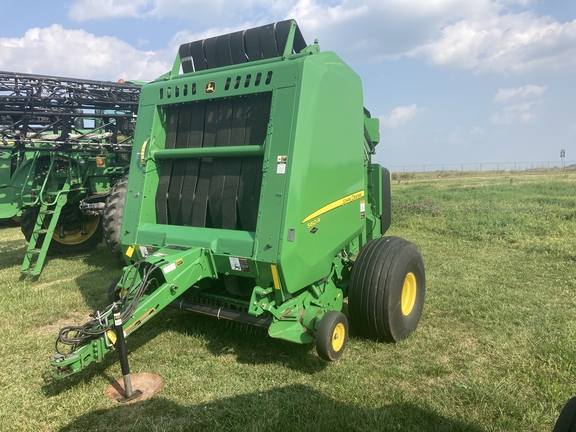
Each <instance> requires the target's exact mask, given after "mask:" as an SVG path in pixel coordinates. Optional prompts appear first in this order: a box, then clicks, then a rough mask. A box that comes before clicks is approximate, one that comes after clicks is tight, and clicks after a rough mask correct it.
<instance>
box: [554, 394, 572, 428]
mask: <svg viewBox="0 0 576 432" xmlns="http://www.w3.org/2000/svg"><path fill="white" fill-rule="evenodd" d="M553 432H576V397H573V398H572V399H570V400H569V401H568V402H566V405H564V408H562V411H561V412H560V415H559V416H558V420H556V425H555V426H554V431H553Z"/></svg>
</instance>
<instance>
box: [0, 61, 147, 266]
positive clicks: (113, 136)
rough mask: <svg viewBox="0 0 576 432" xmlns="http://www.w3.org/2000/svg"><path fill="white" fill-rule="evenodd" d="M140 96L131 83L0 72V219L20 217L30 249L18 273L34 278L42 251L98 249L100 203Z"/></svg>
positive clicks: (119, 174)
mask: <svg viewBox="0 0 576 432" xmlns="http://www.w3.org/2000/svg"><path fill="white" fill-rule="evenodd" d="M139 96H140V85H139V84H134V83H124V82H119V83H113V82H104V81H91V80H80V79H72V78H61V77H51V76H43V75H31V74H21V73H12V72H0V219H1V218H13V217H20V224H21V227H22V232H23V233H24V235H25V237H26V240H28V241H29V246H28V249H27V251H26V255H25V258H24V263H23V265H22V273H24V274H32V275H37V274H39V273H40V271H41V269H42V265H43V262H44V259H45V257H46V254H47V252H48V251H50V252H55V253H62V252H78V251H85V250H89V249H91V248H94V247H96V246H97V245H98V244H99V243H100V242H101V241H102V238H103V227H102V223H101V213H102V212H103V210H104V206H105V200H106V197H107V196H108V194H109V191H110V188H111V187H112V186H113V185H114V184H115V183H116V182H117V181H118V180H120V179H122V178H123V176H125V175H126V173H127V172H128V166H129V163H130V152H131V148H132V140H133V136H134V128H135V116H136V113H137V110H138V101H139ZM117 231H118V230H117V229H116V228H114V229H113V233H112V237H114V235H115V233H116V232H117ZM117 235H119V233H118V234H117ZM113 243H114V242H113ZM114 244H116V245H117V242H115V243H114Z"/></svg>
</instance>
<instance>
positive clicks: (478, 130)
mask: <svg viewBox="0 0 576 432" xmlns="http://www.w3.org/2000/svg"><path fill="white" fill-rule="evenodd" d="M485 133H486V130H485V129H484V128H481V127H480V126H474V127H473V128H472V129H470V135H473V136H481V135H484V134H485Z"/></svg>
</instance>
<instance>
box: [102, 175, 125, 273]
mask: <svg viewBox="0 0 576 432" xmlns="http://www.w3.org/2000/svg"><path fill="white" fill-rule="evenodd" d="M127 186H128V177H127V176H124V177H122V179H120V180H119V181H118V182H117V183H116V184H115V185H114V186H113V187H112V189H111V190H110V194H109V195H108V198H106V206H105V207H104V218H103V226H104V238H105V239H106V246H108V249H109V250H110V252H112V255H114V258H116V259H117V260H118V261H120V262H121V263H124V254H123V253H122V249H121V248H120V234H121V231H122V216H123V215H124V202H125V201H126V190H127Z"/></svg>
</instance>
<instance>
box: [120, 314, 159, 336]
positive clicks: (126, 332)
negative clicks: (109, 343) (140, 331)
mask: <svg viewBox="0 0 576 432" xmlns="http://www.w3.org/2000/svg"><path fill="white" fill-rule="evenodd" d="M154 312H156V309H154V308H152V309H150V310H149V311H148V312H146V313H145V314H144V315H142V316H141V317H140V318H138V319H137V320H136V321H135V322H134V323H133V324H132V325H131V326H130V327H128V328H126V329H125V330H124V336H128V335H129V334H130V333H132V332H133V331H134V330H136V329H137V328H138V327H139V326H141V325H142V324H144V323H145V322H146V321H147V320H148V319H149V318H150V317H151V316H152V315H153V314H154Z"/></svg>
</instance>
